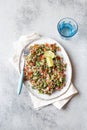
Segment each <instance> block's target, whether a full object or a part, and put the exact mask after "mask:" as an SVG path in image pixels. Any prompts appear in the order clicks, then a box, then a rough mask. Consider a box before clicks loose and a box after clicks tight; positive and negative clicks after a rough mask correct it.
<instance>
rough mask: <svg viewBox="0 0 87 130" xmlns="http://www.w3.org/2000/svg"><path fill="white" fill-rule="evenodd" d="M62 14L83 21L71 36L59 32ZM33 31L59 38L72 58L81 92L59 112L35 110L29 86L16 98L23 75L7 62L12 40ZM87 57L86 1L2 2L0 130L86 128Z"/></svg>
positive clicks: (75, 76)
mask: <svg viewBox="0 0 87 130" xmlns="http://www.w3.org/2000/svg"><path fill="white" fill-rule="evenodd" d="M63 17H72V18H74V19H75V20H76V21H77V22H78V25H79V31H78V34H77V35H76V36H75V37H73V38H72V39H70V40H64V39H61V38H60V36H59V35H58V33H57V28H56V25H57V22H58V21H59V20H60V19H61V18H63ZM33 31H35V32H38V33H40V34H43V35H46V36H48V37H52V38H54V39H56V40H58V41H59V42H60V44H61V45H62V46H63V47H64V48H65V49H66V51H67V52H68V54H69V56H70V59H71V62H72V66H73V79H72V80H73V83H74V84H75V86H76V87H77V88H78V90H79V95H78V96H76V97H74V98H73V99H72V101H71V102H69V104H68V105H66V106H65V107H64V108H63V109H62V110H61V111H59V110H58V109H57V108H56V107H54V106H51V105H50V106H48V107H46V108H43V109H42V110H40V111H35V110H34V109H33V107H32V103H31V100H30V97H29V95H28V92H27V91H26V89H25V88H23V90H22V94H21V95H20V96H19V97H18V96H17V93H16V91H17V85H18V78H19V75H18V73H17V72H16V71H15V69H14V68H13V66H12V65H11V64H10V63H9V58H10V57H11V55H12V53H13V41H15V40H17V39H18V37H19V36H21V35H24V34H28V33H30V32H33ZM86 58H87V1H86V0H0V130H44V129H45V130H86V129H87V60H86Z"/></svg>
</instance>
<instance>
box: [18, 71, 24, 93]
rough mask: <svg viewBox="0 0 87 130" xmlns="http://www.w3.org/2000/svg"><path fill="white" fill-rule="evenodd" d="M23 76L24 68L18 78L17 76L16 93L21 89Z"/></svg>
mask: <svg viewBox="0 0 87 130" xmlns="http://www.w3.org/2000/svg"><path fill="white" fill-rule="evenodd" d="M23 77H24V70H22V71H21V74H20V78H19V83H18V89H17V94H18V95H20V93H21V90H22V86H23Z"/></svg>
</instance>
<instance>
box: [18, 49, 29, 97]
mask: <svg viewBox="0 0 87 130" xmlns="http://www.w3.org/2000/svg"><path fill="white" fill-rule="evenodd" d="M28 54H29V49H28V48H26V49H24V52H23V63H22V67H21V74H20V78H19V83H18V89H17V94H18V95H20V94H21V90H22V86H23V78H24V65H25V59H24V57H25V56H27V55H28Z"/></svg>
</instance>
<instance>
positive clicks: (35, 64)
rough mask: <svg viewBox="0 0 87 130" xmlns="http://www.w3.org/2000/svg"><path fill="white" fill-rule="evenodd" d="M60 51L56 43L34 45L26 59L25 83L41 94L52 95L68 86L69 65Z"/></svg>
mask: <svg viewBox="0 0 87 130" xmlns="http://www.w3.org/2000/svg"><path fill="white" fill-rule="evenodd" d="M59 51H61V48H60V47H59V46H57V45H56V44H55V43H53V44H49V43H44V44H34V45H32V46H30V48H29V52H30V53H29V54H28V55H27V56H26V57H25V66H24V81H29V82H30V83H31V85H32V88H33V89H36V90H38V92H39V93H41V94H48V95H51V94H52V93H53V92H55V91H60V90H61V89H63V87H64V86H65V84H66V68H67V64H66V63H65V62H64V59H63V57H62V56H60V55H58V52H59Z"/></svg>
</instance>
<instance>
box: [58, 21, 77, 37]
mask: <svg viewBox="0 0 87 130" xmlns="http://www.w3.org/2000/svg"><path fill="white" fill-rule="evenodd" d="M57 29H58V32H59V34H60V35H61V36H62V37H65V38H70V37H72V36H74V35H75V34H76V33H77V31H78V24H77V23H76V21H75V20H73V19H72V18H63V19H61V20H60V21H59V22H58V24H57Z"/></svg>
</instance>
